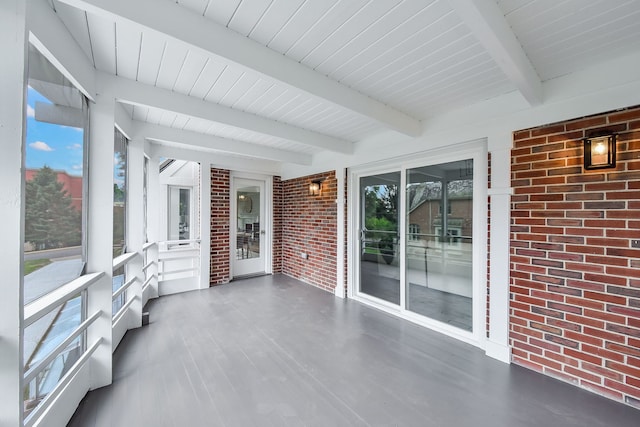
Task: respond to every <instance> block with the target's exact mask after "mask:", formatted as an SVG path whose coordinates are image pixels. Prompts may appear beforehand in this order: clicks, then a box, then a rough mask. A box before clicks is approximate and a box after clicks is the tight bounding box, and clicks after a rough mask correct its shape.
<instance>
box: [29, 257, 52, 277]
mask: <svg viewBox="0 0 640 427" xmlns="http://www.w3.org/2000/svg"><path fill="white" fill-rule="evenodd" d="M47 264H51V260H50V259H46V258H43V259H32V260H29V261H25V262H24V275H25V276H26V275H27V274H30V273H33V272H34V271H36V270H38V269H40V268H42V267H44V266H45V265H47Z"/></svg>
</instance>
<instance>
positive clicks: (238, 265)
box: [234, 178, 265, 276]
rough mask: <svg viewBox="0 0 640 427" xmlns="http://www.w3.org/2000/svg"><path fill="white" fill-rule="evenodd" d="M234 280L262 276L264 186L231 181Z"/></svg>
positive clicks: (259, 182)
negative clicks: (232, 196)
mask: <svg viewBox="0 0 640 427" xmlns="http://www.w3.org/2000/svg"><path fill="white" fill-rule="evenodd" d="M234 188H235V203H236V205H235V208H236V209H235V212H236V218H235V223H236V230H235V256H234V276H243V275H250V274H258V273H264V272H265V253H264V251H265V242H264V238H265V228H264V224H262V223H261V220H262V219H263V218H264V217H265V203H264V189H265V182H264V181H260V180H250V179H241V178H235V180H234Z"/></svg>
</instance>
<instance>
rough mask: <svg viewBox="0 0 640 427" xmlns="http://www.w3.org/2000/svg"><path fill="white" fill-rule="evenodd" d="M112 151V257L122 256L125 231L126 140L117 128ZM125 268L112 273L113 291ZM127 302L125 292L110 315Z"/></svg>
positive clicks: (121, 278)
mask: <svg viewBox="0 0 640 427" xmlns="http://www.w3.org/2000/svg"><path fill="white" fill-rule="evenodd" d="M114 135H115V138H114V147H113V148H114V149H113V152H114V154H113V257H114V258H116V257H118V256H120V255H122V254H124V253H125V252H126V250H127V248H126V230H127V145H128V141H127V138H126V137H125V136H124V135H123V134H122V132H120V131H119V130H118V129H117V128H116V129H115V131H114ZM125 277H126V266H124V265H123V266H122V267H119V268H118V269H117V270H115V271H114V272H113V291H114V292H115V291H117V290H118V289H120V288H121V287H122V285H124V283H125ZM126 301H127V293H126V291H125V292H123V293H121V294H120V295H118V296H117V297H116V298H114V300H113V307H112V313H113V315H114V316H115V315H116V314H117V313H118V311H119V310H120V308H122V306H123V305H124V303H125V302H126Z"/></svg>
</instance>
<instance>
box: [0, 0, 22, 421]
mask: <svg viewBox="0 0 640 427" xmlns="http://www.w3.org/2000/svg"><path fill="white" fill-rule="evenodd" d="M26 3H27V2H26V0H6V1H5V0H3V1H2V2H0V52H2V55H3V57H4V59H3V60H2V61H0V79H1V80H2V84H0V141H2V156H0V180H1V182H2V191H0V211H1V212H2V221H0V235H2V245H0V257H1V258H2V262H1V263H0V277H2V281H3V284H2V298H0V384H2V386H0V425H3V426H5V425H6V426H21V425H22V388H23V384H22V383H23V381H22V370H23V369H22V318H23V298H22V242H23V238H24V234H23V229H24V227H23V222H22V218H23V217H24V216H23V214H22V213H23V212H24V191H23V190H24V182H23V173H22V168H23V164H22V160H23V140H24V126H23V123H24V116H25V111H26V106H25V104H26V96H25V82H26V79H27V77H26V58H27V33H26Z"/></svg>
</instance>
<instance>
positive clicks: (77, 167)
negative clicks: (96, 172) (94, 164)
mask: <svg viewBox="0 0 640 427" xmlns="http://www.w3.org/2000/svg"><path fill="white" fill-rule="evenodd" d="M71 169H73V170H74V171H81V170H82V165H73V166H71Z"/></svg>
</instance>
